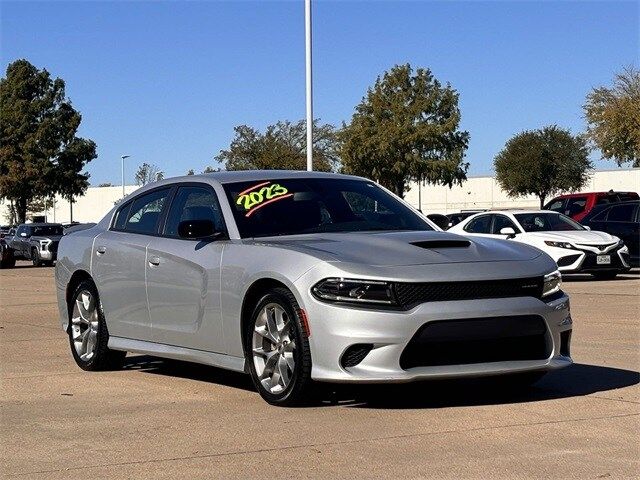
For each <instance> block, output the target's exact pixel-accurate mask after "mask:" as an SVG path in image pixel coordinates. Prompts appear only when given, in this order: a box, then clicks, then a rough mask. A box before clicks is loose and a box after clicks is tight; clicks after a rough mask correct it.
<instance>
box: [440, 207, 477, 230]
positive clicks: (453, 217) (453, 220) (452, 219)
mask: <svg viewBox="0 0 640 480" xmlns="http://www.w3.org/2000/svg"><path fill="white" fill-rule="evenodd" d="M480 212H486V210H466V211H464V212H458V213H449V214H447V215H446V217H447V218H448V219H449V227H448V228H451V227H453V226H454V225H457V224H459V223H460V222H461V221H462V220H464V219H465V218H469V217H470V216H471V215H475V214H476V213H480Z"/></svg>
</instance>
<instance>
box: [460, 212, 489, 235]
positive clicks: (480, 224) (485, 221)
mask: <svg viewBox="0 0 640 480" xmlns="http://www.w3.org/2000/svg"><path fill="white" fill-rule="evenodd" d="M464 231H465V232H469V233H489V232H490V231H491V215H481V216H479V217H477V218H474V219H473V220H471V221H470V222H469V223H468V224H467V225H466V226H465V227H464Z"/></svg>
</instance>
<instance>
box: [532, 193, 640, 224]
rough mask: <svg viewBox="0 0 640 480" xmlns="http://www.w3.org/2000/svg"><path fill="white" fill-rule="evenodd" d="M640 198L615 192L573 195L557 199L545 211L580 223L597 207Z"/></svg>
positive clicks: (547, 205) (635, 194) (636, 194)
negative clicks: (557, 213)
mask: <svg viewBox="0 0 640 480" xmlns="http://www.w3.org/2000/svg"><path fill="white" fill-rule="evenodd" d="M638 198H640V196H638V193H637V192H614V191H613V190H609V191H608V192H587V193H571V194H567V195H559V196H557V197H555V198H554V199H553V200H551V201H549V202H548V203H547V204H546V205H545V206H544V208H543V210H553V211H554V212H560V213H564V214H565V215H567V216H568V217H571V218H573V219H574V220H575V221H576V222H579V221H580V220H582V219H583V218H584V217H585V216H586V215H587V214H588V213H589V212H590V211H591V210H593V208H594V207H595V206H596V205H603V204H606V203H616V202H625V201H627V200H638Z"/></svg>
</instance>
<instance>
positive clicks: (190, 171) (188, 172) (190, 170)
mask: <svg viewBox="0 0 640 480" xmlns="http://www.w3.org/2000/svg"><path fill="white" fill-rule="evenodd" d="M195 174H196V172H194V171H193V168H190V169H189V170H187V175H195Z"/></svg>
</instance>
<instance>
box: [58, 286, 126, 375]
mask: <svg viewBox="0 0 640 480" xmlns="http://www.w3.org/2000/svg"><path fill="white" fill-rule="evenodd" d="M108 341H109V331H108V330H107V324H106V322H105V320H104V315H103V312H102V305H101V303H100V298H99V297H98V290H97V289H96V286H95V285H94V283H93V282H92V281H91V280H84V281H83V282H81V283H80V285H78V286H77V287H76V289H75V291H74V293H73V296H72V299H71V302H70V304H69V344H70V346H71V354H72V355H73V358H74V360H75V361H76V363H77V364H78V366H79V367H80V368H82V369H83V370H115V369H118V368H121V367H122V365H123V363H124V357H125V356H126V352H119V351H115V350H111V349H109V347H107V342H108Z"/></svg>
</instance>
